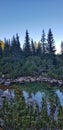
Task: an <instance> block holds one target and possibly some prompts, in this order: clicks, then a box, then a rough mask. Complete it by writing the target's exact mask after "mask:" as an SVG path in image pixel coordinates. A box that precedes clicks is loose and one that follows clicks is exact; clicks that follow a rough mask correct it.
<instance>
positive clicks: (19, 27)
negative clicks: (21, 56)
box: [0, 0, 63, 51]
mask: <svg viewBox="0 0 63 130" xmlns="http://www.w3.org/2000/svg"><path fill="white" fill-rule="evenodd" d="M49 28H51V29H52V32H53V34H54V39H55V45H56V47H57V50H58V51H59V49H60V44H61V41H62V40H63V0H0V39H1V40H4V38H5V37H6V38H7V39H9V38H12V36H13V35H15V34H16V33H18V34H19V36H20V41H21V44H22V43H24V38H25V32H26V29H28V31H29V35H30V38H33V39H34V41H35V40H36V41H40V39H41V35H42V30H43V29H44V30H45V33H46V36H47V33H48V29H49Z"/></svg>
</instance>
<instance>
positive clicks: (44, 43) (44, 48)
mask: <svg viewBox="0 0 63 130" xmlns="http://www.w3.org/2000/svg"><path fill="white" fill-rule="evenodd" d="M41 44H42V53H43V54H45V52H46V38H45V32H44V29H43V31H42V38H41Z"/></svg>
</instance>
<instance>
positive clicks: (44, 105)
mask: <svg viewBox="0 0 63 130" xmlns="http://www.w3.org/2000/svg"><path fill="white" fill-rule="evenodd" d="M16 90H17V91H19V94H18V95H19V96H18V97H23V98H24V101H25V104H26V109H29V108H30V109H31V108H33V109H34V110H36V111H38V112H40V114H39V115H38V117H39V119H40V121H41V113H42V110H43V109H44V110H43V113H44V114H45V113H46V111H47V114H48V117H49V118H50V120H55V122H56V121H57V120H58V119H59V111H60V116H61V119H62V120H61V121H62V124H61V126H62V127H63V118H62V117H63V88H59V87H57V86H56V87H54V86H50V85H47V84H44V83H43V84H41V83H31V84H30V83H29V84H22V85H20V84H14V85H12V87H7V88H5V87H4V86H0V106H1V104H2V101H3V100H2V98H1V97H2V95H3V96H6V100H7V101H11V100H12V102H13V100H14V98H15V91H16ZM23 98H22V100H23ZM16 99H17V98H16ZM1 100H2V101H1ZM19 100H20V99H19ZM19 100H18V102H19ZM22 100H21V102H22V103H21V106H22V104H23V101H22ZM18 102H17V104H18ZM24 106H25V105H23V106H22V107H23V109H24ZM25 111H26V110H25ZM18 113H19V111H18ZM47 114H46V115H47ZM23 116H24V115H23ZM26 120H27V119H26ZM45 120H46V119H45ZM57 122H58V121H57ZM58 124H59V123H58ZM56 127H57V125H56Z"/></svg>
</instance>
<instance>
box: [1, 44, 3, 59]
mask: <svg viewBox="0 0 63 130" xmlns="http://www.w3.org/2000/svg"><path fill="white" fill-rule="evenodd" d="M2 55H3V50H2V47H1V43H0V58H2Z"/></svg>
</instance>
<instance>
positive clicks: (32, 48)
mask: <svg viewBox="0 0 63 130" xmlns="http://www.w3.org/2000/svg"><path fill="white" fill-rule="evenodd" d="M31 53H32V55H35V53H36V50H35V46H34V42H33V39H32V40H31Z"/></svg>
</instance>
